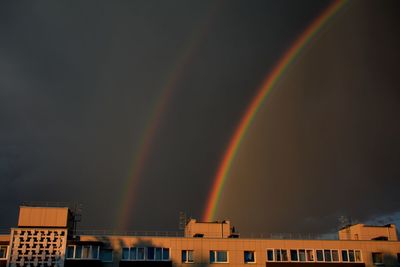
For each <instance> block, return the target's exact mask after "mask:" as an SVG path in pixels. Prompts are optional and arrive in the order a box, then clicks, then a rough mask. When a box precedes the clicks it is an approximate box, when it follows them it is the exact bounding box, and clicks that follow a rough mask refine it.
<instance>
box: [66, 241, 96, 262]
mask: <svg viewBox="0 0 400 267" xmlns="http://www.w3.org/2000/svg"><path fill="white" fill-rule="evenodd" d="M66 258H67V259H84V260H98V259H99V246H92V245H84V246H82V245H71V246H68V247H67V252H66Z"/></svg>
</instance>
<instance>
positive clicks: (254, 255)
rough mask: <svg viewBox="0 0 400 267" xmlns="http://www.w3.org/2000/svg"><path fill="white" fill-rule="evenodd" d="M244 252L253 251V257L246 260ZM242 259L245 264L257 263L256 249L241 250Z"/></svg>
mask: <svg viewBox="0 0 400 267" xmlns="http://www.w3.org/2000/svg"><path fill="white" fill-rule="evenodd" d="M246 252H252V253H253V258H254V260H253V261H246V257H245V254H246ZM243 261H244V263H245V264H255V263H257V258H256V251H255V250H244V251H243Z"/></svg>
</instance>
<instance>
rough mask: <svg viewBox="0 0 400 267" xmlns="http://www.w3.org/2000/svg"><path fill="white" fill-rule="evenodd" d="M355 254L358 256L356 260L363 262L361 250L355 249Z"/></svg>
mask: <svg viewBox="0 0 400 267" xmlns="http://www.w3.org/2000/svg"><path fill="white" fill-rule="evenodd" d="M354 255H355V256H356V262H361V261H362V259H361V251H360V250H354Z"/></svg>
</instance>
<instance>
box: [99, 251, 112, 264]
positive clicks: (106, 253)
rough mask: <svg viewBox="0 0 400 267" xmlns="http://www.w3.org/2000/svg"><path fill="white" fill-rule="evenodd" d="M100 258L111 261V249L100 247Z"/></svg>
mask: <svg viewBox="0 0 400 267" xmlns="http://www.w3.org/2000/svg"><path fill="white" fill-rule="evenodd" d="M100 260H101V261H103V262H112V261H113V251H112V249H101V250H100Z"/></svg>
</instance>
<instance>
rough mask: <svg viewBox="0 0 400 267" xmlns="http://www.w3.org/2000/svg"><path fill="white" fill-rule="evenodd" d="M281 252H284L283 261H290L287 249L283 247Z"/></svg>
mask: <svg viewBox="0 0 400 267" xmlns="http://www.w3.org/2000/svg"><path fill="white" fill-rule="evenodd" d="M281 254H282V261H288V255H287V250H286V249H281Z"/></svg>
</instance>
